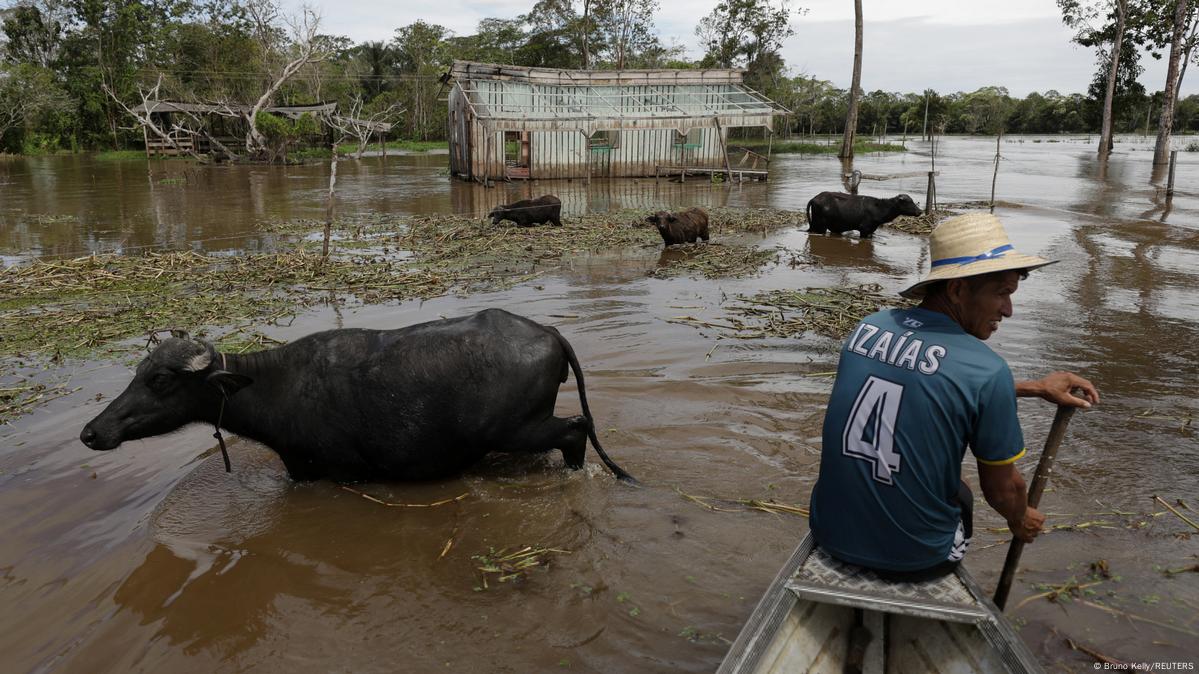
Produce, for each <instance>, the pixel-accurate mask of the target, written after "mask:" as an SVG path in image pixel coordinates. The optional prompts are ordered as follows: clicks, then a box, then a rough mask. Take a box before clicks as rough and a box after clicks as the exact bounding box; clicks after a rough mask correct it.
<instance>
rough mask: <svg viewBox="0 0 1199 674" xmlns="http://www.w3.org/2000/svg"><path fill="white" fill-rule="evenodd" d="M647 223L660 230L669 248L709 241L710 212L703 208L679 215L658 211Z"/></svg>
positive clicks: (689, 209)
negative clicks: (681, 244)
mask: <svg viewBox="0 0 1199 674" xmlns="http://www.w3.org/2000/svg"><path fill="white" fill-rule="evenodd" d="M645 221H646V222H648V223H650V224H651V225H653V226H654V227H657V228H658V233H659V234H661V235H662V241H663V242H664V243H665V244H666V245H667V246H673V245H675V244H680V243H695V242H696V241H699V240H700V239H703V240H704V241H707V240H708V212H707V211H705V210H704V209H702V208H698V207H692V208H688V209H687V210H685V211H679V212H677V213H671V212H670V211H658V212H657V213H654V214H653V215H651V216H649V217H648V218H646V219H645Z"/></svg>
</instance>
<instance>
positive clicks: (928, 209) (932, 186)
mask: <svg viewBox="0 0 1199 674" xmlns="http://www.w3.org/2000/svg"><path fill="white" fill-rule="evenodd" d="M936 175H937V172H936V171H929V172H928V190H927V191H926V192H925V193H924V214H925V215H928V214H929V213H932V212H933V201H934V200H935V199H936V198H937V179H936V177H935V176H936Z"/></svg>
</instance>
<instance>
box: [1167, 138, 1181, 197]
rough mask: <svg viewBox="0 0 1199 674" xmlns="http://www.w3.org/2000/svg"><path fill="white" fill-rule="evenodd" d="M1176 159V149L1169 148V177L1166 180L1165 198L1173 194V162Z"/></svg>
mask: <svg viewBox="0 0 1199 674" xmlns="http://www.w3.org/2000/svg"><path fill="white" fill-rule="evenodd" d="M1177 161H1178V150H1170V177H1169V179H1168V180H1167V181H1166V198H1167V199H1169V198H1171V197H1173V196H1174V163H1175V162H1177Z"/></svg>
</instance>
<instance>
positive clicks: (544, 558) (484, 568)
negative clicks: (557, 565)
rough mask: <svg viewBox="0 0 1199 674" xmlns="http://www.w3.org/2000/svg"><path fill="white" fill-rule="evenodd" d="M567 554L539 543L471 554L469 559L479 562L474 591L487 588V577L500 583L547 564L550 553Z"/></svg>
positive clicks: (522, 576)
mask: <svg viewBox="0 0 1199 674" xmlns="http://www.w3.org/2000/svg"><path fill="white" fill-rule="evenodd" d="M569 554H571V553H570V550H559V549H558V548H546V547H542V546H540V545H526V546H524V547H521V548H518V549H516V550H509V549H508V548H501V549H499V550H496V549H495V548H488V550H487V552H486V553H483V554H478V555H471V559H473V560H475V561H477V562H478V563H479V566H478V567H476V568H477V569H478V571H479V575H480V581H479V585H477V586H475V591H476V592H480V591H483V590H486V589H488V588H489V587H490V583H489V582H488V579H489V578H490V579H492V580H495V581H497V582H500V583H507V582H509V581H513V580H518V579H521V578H524V577H525V576H527V575H528V574H529V572H530V571H532V570H533V569H535V568H537V567H540V566H548V565H549V556H550V555H569Z"/></svg>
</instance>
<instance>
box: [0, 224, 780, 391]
mask: <svg viewBox="0 0 1199 674" xmlns="http://www.w3.org/2000/svg"><path fill="white" fill-rule="evenodd" d="M648 213H649V211H645V210H622V211H615V212H608V213H598V214H588V215H583V216H576V217H573V218H568V219H567V223H566V225H565V226H563V227H547V226H541V227H533V228H521V227H515V226H509V225H506V224H501V225H492V224H491V223H490V221H488V220H485V219H482V218H469V217H461V216H448V217H447V216H420V217H409V218H399V217H392V216H382V217H369V218H362V219H358V220H354V221H343V222H339V223H336V224H337V225H338V226H337V227H336V232H337V235H338V240H337V241H336V242H335V244H334V254H332V255H331V256H330V257H329V258H328V259H324V260H322V258H321V256H320V255H319V254H318V253H317V252H316V251H317V249H318V247H319V245H320V241H319V236H314V235H317V234H318V233H319V232H321V231H322V230H323V229H324V224H323V223H322V222H320V221H316V220H297V221H289V222H273V223H266V224H264V225H263V228H264V229H266V230H268V231H271V232H274V233H278V234H282V235H284V237H285V238H286V237H291V236H294V237H296V238H297V240H296V241H295V242H294V244H289V245H292V249H290V250H285V251H281V252H274V253H259V254H245V255H237V256H212V255H205V254H202V253H197V252H192V251H184V252H170V253H157V252H149V253H146V254H144V255H136V256H123V255H93V256H89V257H82V258H78V259H73V260H45V261H43V260H35V261H33V262H30V263H28V264H21V265H15V266H10V267H6V268H2V269H0V381H6V380H14V379H15V377H14V376H13V375H12V373H13V372H15V364H14V361H15V360H16V359H18V358H32V359H49V360H52V361H58V360H61V359H62V358H67V357H84V356H88V355H92V354H94V353H96V352H97V351H99V350H100V349H102V348H112V347H111V345H112V344H114V343H116V342H120V341H122V340H127V339H129V338H132V337H135V336H140V335H145V334H146V333H148V332H150V331H153V330H158V329H162V328H169V327H178V328H186V329H189V330H192V331H198V330H200V329H202V328H204V327H206V326H208V327H218V328H224V327H225V326H236V325H243V326H244V327H243V328H242V329H240V330H235V331H234V332H231V333H228V334H226V335H223V336H222V337H218V339H217V340H216V341H217V344H218V346H219V347H220V348H222V349H226V350H230V351H234V352H243V351H248V350H255V349H260V348H264V347H268V346H271V345H273V344H274V343H275V342H274V340H271V339H270V338H269V337H267V336H266V335H264V334H262V333H260V332H254V331H250V332H247V329H248V328H249V327H250V326H262V325H267V324H271V323H275V322H277V321H279V320H282V319H284V318H287V317H294V316H295V315H296V313H297V312H299V311H300V310H302V309H304V308H306V307H309V306H312V305H315V304H318V303H325V302H330V301H343V300H344V298H345V297H346V296H347V295H348V296H352V297H354V298H356V299H358V300H359V301H361V302H363V303H376V302H384V301H390V300H397V299H398V300H403V299H410V298H431V297H437V296H440V295H445V294H448V293H450V292H461V293H467V292H475V291H481V290H492V289H499V288H505V287H509V286H511V285H513V284H515V283H518V282H521V281H524V280H527V279H529V278H532V277H533V276H535V275H536V274H538V273H540V272H541V270H542V269H544V268H545V267H548V266H556V265H558V264H561V261H562V259H563V258H565V257H566V256H568V255H571V254H574V253H579V252H593V251H602V250H615V249H626V248H630V247H656V246H660V245H661V238H660V236H659V235H658V233H657V231H656V230H655V229H654V228H652V227H650V226H649V225H648V224H646V223H645V217H646V215H648ZM796 217H797V216H796V214H793V213H789V212H786V211H771V210H766V209H756V210H745V211H741V210H737V209H713V211H712V218H713V223H714V227H715V228H716V229H717V230H718V231H747V232H756V231H766V230H768V229H772V228H776V227H781V226H785V225H787V224H792V223H794V222H795V221H796ZM722 252H724V253H726V254H727V255H726V258H727V259H723V260H722V261H720V260H714V259H713V260H708V261H707V262H706V263H697V264H706V266H705V267H704V268H705V269H708V270H710V271H711V272H712V273H718V274H725V275H733V274H737V273H745V272H747V271H752V270H756V269H757V267H758V266H760V264H761V262H760V260H759V259H758V258H759V256H762V257H764V256H766V255H770V254H771V253H768V252H753V251H747V250H745V249H739V248H734V247H732V246H729V247H722ZM136 348H137V347H136V346H131V345H126V346H125V347H124V348H123V350H124V351H125V352H130V353H131V352H133V351H134V350H136ZM6 372H7V373H9V374H8V375H6V374H5V373H6ZM45 399H46V396H45V395H41V396H40V397H39V396H38V395H37V394H34V395H33V396H32V397H31V398H28V399H26V398H23V399H21V401H19V402H13V401H8V402H6V403H4V404H6V405H9V406H10V407H11V406H14V405H15V407H11V409H13V410H14V412H13V413H17V414H19V413H22V412H26V411H28V410H30V409H32V407H33V406H34V405H35V404H36V401H40V400H45ZM13 400H16V399H15V398H14V399H13Z"/></svg>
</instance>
